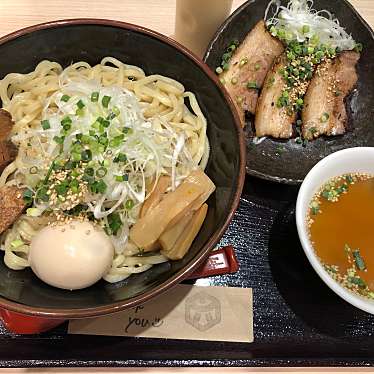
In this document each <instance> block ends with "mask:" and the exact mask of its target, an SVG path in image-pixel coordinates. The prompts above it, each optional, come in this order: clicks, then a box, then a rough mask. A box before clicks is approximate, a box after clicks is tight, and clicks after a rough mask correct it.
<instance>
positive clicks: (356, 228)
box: [308, 174, 374, 299]
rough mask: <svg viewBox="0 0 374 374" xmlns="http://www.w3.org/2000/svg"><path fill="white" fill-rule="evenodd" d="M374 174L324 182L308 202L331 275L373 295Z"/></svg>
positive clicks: (313, 234) (315, 239)
mask: <svg viewBox="0 0 374 374" xmlns="http://www.w3.org/2000/svg"><path fill="white" fill-rule="evenodd" d="M373 213H374V176H369V175H366V174H347V175H343V176H340V177H336V178H334V179H331V180H330V181H329V182H328V183H326V184H325V185H323V186H322V188H321V189H320V190H319V191H318V193H317V194H316V195H315V196H314V198H313V200H312V201H311V203H310V206H309V215H308V227H309V235H310V240H311V242H312V245H313V247H314V250H315V252H316V254H317V256H318V257H319V259H320V261H321V262H322V264H323V265H324V267H325V269H326V271H327V272H328V273H329V275H330V276H331V277H332V278H333V279H335V280H336V281H337V282H338V283H340V284H341V285H343V286H344V287H346V288H347V289H349V290H351V291H352V292H354V293H357V294H360V295H362V296H365V297H368V298H371V299H374V231H373V230H374V226H373V223H374V216H373Z"/></svg>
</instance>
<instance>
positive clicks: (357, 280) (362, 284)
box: [348, 277, 366, 288]
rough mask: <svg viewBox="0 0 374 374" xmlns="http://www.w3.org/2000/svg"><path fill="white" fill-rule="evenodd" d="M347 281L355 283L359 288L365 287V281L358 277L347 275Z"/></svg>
mask: <svg viewBox="0 0 374 374" xmlns="http://www.w3.org/2000/svg"><path fill="white" fill-rule="evenodd" d="M348 282H350V283H352V284H355V285H357V286H358V287H360V288H366V283H365V282H364V281H363V280H362V279H361V278H359V277H348Z"/></svg>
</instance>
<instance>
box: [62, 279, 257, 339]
mask: <svg viewBox="0 0 374 374" xmlns="http://www.w3.org/2000/svg"><path fill="white" fill-rule="evenodd" d="M68 331H69V334H85V335H108V336H139V337H147V338H168V339H191V340H215V341H233V342H247V343H250V342H252V341H253V312H252V289H250V288H235V287H216V286H209V287H199V286H191V285H184V284H180V285H178V286H176V287H175V288H173V289H172V290H170V291H168V292H166V293H165V294H163V295H161V296H159V297H157V298H156V299H153V300H151V301H149V302H147V303H145V304H143V305H138V306H137V307H134V308H131V309H128V310H125V311H122V312H118V313H114V314H111V315H107V316H103V317H97V318H87V319H83V320H72V321H70V322H69V330H68Z"/></svg>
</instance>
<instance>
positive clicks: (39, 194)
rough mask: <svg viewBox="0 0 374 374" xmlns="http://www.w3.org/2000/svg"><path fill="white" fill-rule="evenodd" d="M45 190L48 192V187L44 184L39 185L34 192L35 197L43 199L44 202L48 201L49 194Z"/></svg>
mask: <svg viewBox="0 0 374 374" xmlns="http://www.w3.org/2000/svg"><path fill="white" fill-rule="evenodd" d="M47 192H48V189H47V187H46V186H42V187H40V188H39V189H38V191H37V192H36V199H37V200H41V201H44V202H47V201H49V196H48V194H47Z"/></svg>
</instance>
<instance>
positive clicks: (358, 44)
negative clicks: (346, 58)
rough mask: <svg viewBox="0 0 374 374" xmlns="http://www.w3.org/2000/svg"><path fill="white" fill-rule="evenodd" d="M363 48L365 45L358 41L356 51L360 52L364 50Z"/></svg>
mask: <svg viewBox="0 0 374 374" xmlns="http://www.w3.org/2000/svg"><path fill="white" fill-rule="evenodd" d="M363 48H364V47H363V45H362V44H361V43H356V45H355V48H354V50H355V51H356V52H358V53H360V52H362V50H363Z"/></svg>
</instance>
